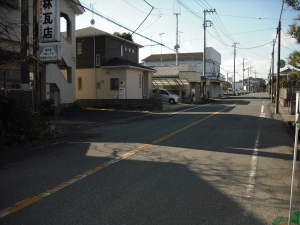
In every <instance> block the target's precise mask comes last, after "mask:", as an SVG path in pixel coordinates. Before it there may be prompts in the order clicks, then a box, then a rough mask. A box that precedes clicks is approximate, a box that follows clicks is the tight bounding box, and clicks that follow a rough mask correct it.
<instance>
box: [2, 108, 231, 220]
mask: <svg viewBox="0 0 300 225" xmlns="http://www.w3.org/2000/svg"><path fill="white" fill-rule="evenodd" d="M234 105H236V104H233V105H231V106H229V107H226V108H224V109H222V110H220V111H218V112H214V113H213V114H211V115H209V116H207V117H205V118H202V119H201V120H197V121H196V122H194V123H191V124H189V125H187V126H185V127H182V128H180V129H178V130H176V131H174V132H171V133H169V134H167V135H164V136H162V137H160V138H158V139H156V140H154V141H152V142H151V143H150V144H144V145H141V146H140V147H138V148H135V149H133V150H131V151H129V152H127V153H124V154H122V155H120V156H118V157H115V158H114V159H112V160H110V161H108V162H106V163H104V164H101V165H99V166H96V167H94V168H92V169H89V170H87V171H85V172H83V173H81V174H79V175H77V176H75V177H73V178H71V179H69V180H67V181H64V182H62V183H60V184H58V185H56V186H54V187H52V188H49V189H47V190H45V191H43V192H40V193H39V194H37V195H34V196H32V197H29V198H26V199H24V200H22V201H19V202H17V203H15V204H13V205H11V206H9V207H7V208H4V209H2V210H0V218H3V217H5V216H7V215H9V214H12V213H14V212H17V211H19V210H20V209H22V208H25V207H26V206H29V205H31V204H33V203H35V202H37V201H39V200H41V199H43V198H45V197H47V196H49V195H51V194H53V193H55V192H57V191H59V190H61V189H63V188H65V187H68V186H70V185H71V184H74V183H75V182H77V181H80V180H82V179H83V178H85V177H87V176H90V175H92V174H93V173H96V172H98V171H100V170H102V169H104V168H106V167H108V166H110V165H112V164H114V163H117V162H119V161H121V160H123V159H126V158H128V157H130V156H132V155H134V154H136V153H138V152H140V151H142V150H144V149H145V148H147V147H149V146H152V145H155V144H157V143H159V142H161V141H163V140H165V139H167V138H169V137H172V136H174V135H175V134H178V133H180V132H182V131H184V130H186V129H188V128H190V127H192V126H194V125H196V124H198V123H201V122H202V121H204V120H207V119H209V118H210V117H212V116H215V115H217V114H219V113H220V112H222V111H224V110H226V109H228V108H230V107H233V106H234Z"/></svg>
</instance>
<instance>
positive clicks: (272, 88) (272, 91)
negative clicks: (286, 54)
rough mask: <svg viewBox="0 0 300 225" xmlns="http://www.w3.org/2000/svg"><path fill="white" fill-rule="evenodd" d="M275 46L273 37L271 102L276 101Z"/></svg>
mask: <svg viewBox="0 0 300 225" xmlns="http://www.w3.org/2000/svg"><path fill="white" fill-rule="evenodd" d="M274 47H275V40H274V39H273V51H272V72H271V102H272V103H273V102H274V87H273V83H274Z"/></svg>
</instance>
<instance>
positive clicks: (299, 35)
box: [285, 0, 300, 69]
mask: <svg viewBox="0 0 300 225" xmlns="http://www.w3.org/2000/svg"><path fill="white" fill-rule="evenodd" d="M285 2H286V3H287V4H288V5H289V6H291V7H292V8H293V9H294V10H297V11H300V0H285ZM295 20H300V15H298V17H297V18H295ZM288 34H289V35H290V36H291V37H293V38H295V39H296V40H297V43H298V44H300V26H299V25H298V24H297V23H296V22H294V23H293V24H291V25H290V29H289V30H288ZM287 63H288V64H290V65H292V66H294V67H295V68H297V69H300V51H294V52H292V53H291V54H290V55H289V56H288V59H287Z"/></svg>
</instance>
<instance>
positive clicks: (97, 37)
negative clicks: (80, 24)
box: [76, 27, 155, 99]
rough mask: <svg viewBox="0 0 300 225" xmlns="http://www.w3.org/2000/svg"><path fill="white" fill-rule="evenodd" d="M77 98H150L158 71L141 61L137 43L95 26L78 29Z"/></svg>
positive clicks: (139, 46)
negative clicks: (141, 63)
mask: <svg viewBox="0 0 300 225" xmlns="http://www.w3.org/2000/svg"><path fill="white" fill-rule="evenodd" d="M76 45H77V51H76V65H77V67H76V80H77V86H76V97H77V99H145V98H146V99H149V98H151V97H152V94H151V93H152V75H153V72H155V70H154V69H153V68H150V67H146V66H142V65H140V64H139V63H138V62H139V48H141V47H143V46H142V45H139V44H137V43H134V42H132V41H129V40H126V39H124V38H121V37H117V36H115V35H112V34H109V33H107V32H104V31H102V30H99V29H96V28H94V27H87V28H83V29H79V30H76Z"/></svg>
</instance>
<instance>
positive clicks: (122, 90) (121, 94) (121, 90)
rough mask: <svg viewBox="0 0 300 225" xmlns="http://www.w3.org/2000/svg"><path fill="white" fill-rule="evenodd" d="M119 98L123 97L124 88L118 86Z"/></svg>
mask: <svg viewBox="0 0 300 225" xmlns="http://www.w3.org/2000/svg"><path fill="white" fill-rule="evenodd" d="M119 99H125V88H119Z"/></svg>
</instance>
